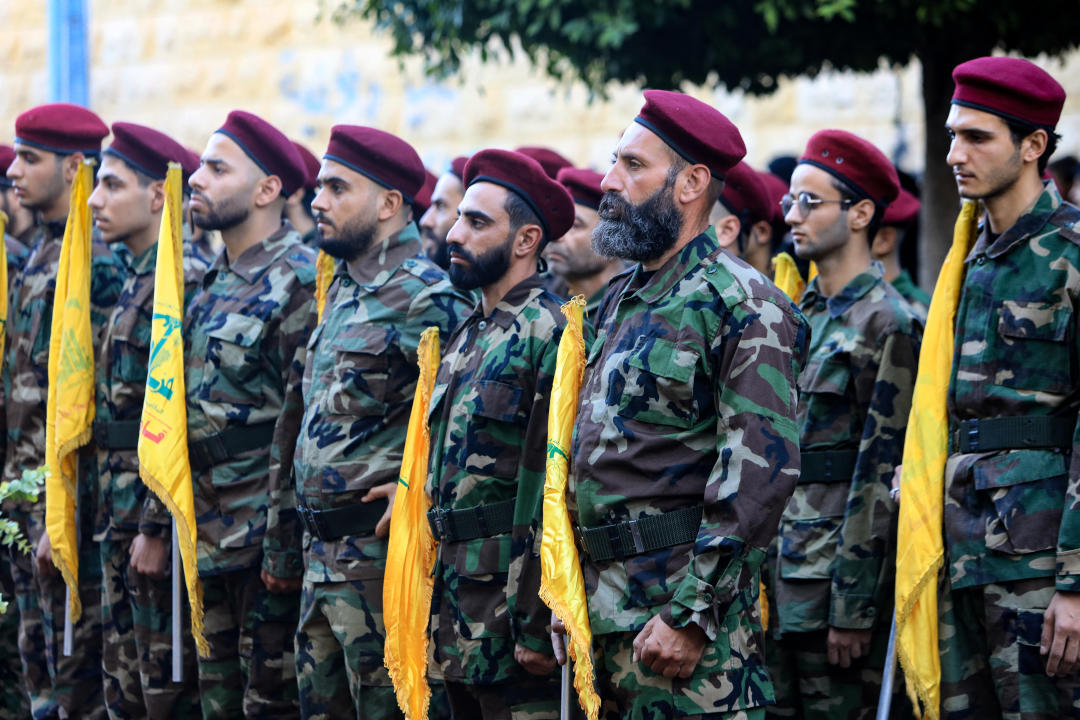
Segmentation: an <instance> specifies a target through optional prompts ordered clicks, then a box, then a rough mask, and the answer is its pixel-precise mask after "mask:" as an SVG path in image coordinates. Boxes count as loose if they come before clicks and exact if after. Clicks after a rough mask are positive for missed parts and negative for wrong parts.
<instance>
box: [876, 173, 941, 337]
mask: <svg viewBox="0 0 1080 720" xmlns="http://www.w3.org/2000/svg"><path fill="white" fill-rule="evenodd" d="M919 206H920V204H919V199H918V198H917V197H915V196H914V195H912V194H911V193H909V192H908V191H907V190H905V189H904V188H900V194H899V195H898V196H897V198H896V200H894V201H893V202H891V203H889V207H888V209H887V210H886V211H885V217H884V218H882V220H881V227H880V228H879V229H878V231H877V234H876V235H874V240H873V242H872V243H871V245H870V254H871V255H872V256H873V258H874V259H875V260H877V261H878V262H880V263H881V264H882V266H884V268H885V280H886V282H888V283H890V284H891V285H892V286H893V287H894V288H896V289H897V291H898V292H899V293H900V294H901V295H902V296H903V298H904V299H905V300H907V302H908V305H910V306H911V309H912V310H914V311H915V315H916V316H917V317H918V318H919V320H921V321H922V323H923V324H924V325H925V324H926V312H927V310H929V309H930V296H929V295H927V294H926V293H925V292H924V291H923V290H922V289H921V288H920V287H919V286H918V285H916V284H915V281H914V280H912V279H911V273H909V272H908V271H907V270H906V269H904V268H903V267H901V266H900V246H901V244H902V243H903V242H904V240H905V237H904V236H905V235H906V234H907V231H908V229H909V228H912V227H914V226H915V224H916V223H917V222H918V220H919Z"/></svg>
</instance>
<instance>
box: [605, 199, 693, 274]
mask: <svg viewBox="0 0 1080 720" xmlns="http://www.w3.org/2000/svg"><path fill="white" fill-rule="evenodd" d="M673 187H674V182H673V178H669V179H668V182H666V183H665V184H664V187H662V188H660V189H659V190H657V191H656V192H654V193H653V194H652V195H650V196H649V197H648V199H646V200H645V201H644V202H642V203H640V204H638V205H634V204H632V203H630V202H627V201H626V200H623V199H622V198H621V197H620V196H619V195H618V194H617V193H615V192H613V191H610V190H609V191H608V192H606V193H604V197H603V198H601V200H600V208H599V211H598V212H599V214H600V222H599V223H597V225H596V228H595V229H594V230H593V234H592V247H593V250H594V251H596V254H597V255H601V256H603V257H617V258H622V259H623V260H630V261H632V262H649V261H650V260H656V259H657V258H659V257H661V256H662V255H663V254H664V253H666V252H667V251H668V250H670V249H671V248H672V246H673V245H675V241H676V240H678V239H679V234H680V233H681V232H682V226H683V218H682V215H681V214H680V213H679V210H678V208H676V207H675V194H674V192H673V191H672V188H673Z"/></svg>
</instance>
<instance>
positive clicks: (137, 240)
mask: <svg viewBox="0 0 1080 720" xmlns="http://www.w3.org/2000/svg"><path fill="white" fill-rule="evenodd" d="M160 229H161V213H158V214H157V215H155V216H154V218H153V220H152V221H151V222H150V224H149V225H147V226H146V227H145V228H143V229H142V230H140V231H139V232H137V233H132V234H131V235H128V236H127V237H126V238H125V239H124V245H127V249H128V250H130V251H131V254H132V255H133V256H134V257H140V256H141V255H142V254H143V253H144V252H146V250H147V248H149V247H150V246H151V245H153V244H154V243H156V242H157V239H158V231H159V230H160Z"/></svg>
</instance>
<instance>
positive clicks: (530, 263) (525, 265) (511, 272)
mask: <svg viewBox="0 0 1080 720" xmlns="http://www.w3.org/2000/svg"><path fill="white" fill-rule="evenodd" d="M534 274H536V258H535V257H532V256H530V257H529V259H528V260H524V259H522V260H520V261H519V262H516V263H513V264H511V265H510V268H509V269H508V270H507V271H506V273H505V274H504V275H503V276H502V277H501V278H499V279H498V280H497V281H495V282H494V283H492V284H491V285H488V286H487V287H483V288H480V295H481V298H480V302H481V305H482V307H483V308H484V316H485V317H487V316H488V315H491V312H492V310H494V309H495V306H496V305H498V304H499V302H500V301H501V300H502V299H503V298H504V297H506V293H508V292H510V290H511V289H512V288H513V287H515V286H516V285H517V284H518V283H520V282H522V281H523V280H525V279H527V278H529V277H532V276H533V275H534Z"/></svg>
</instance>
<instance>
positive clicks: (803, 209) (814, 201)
mask: <svg viewBox="0 0 1080 720" xmlns="http://www.w3.org/2000/svg"><path fill="white" fill-rule="evenodd" d="M796 203H798V206H799V217H801V218H805V217H806V216H807V215H809V214H810V213H811V211H813V209H814V208H816V207H817V206H818V205H821V204H822V203H840V207H841V208H842V209H844V210H847V209H848V208H849V207H851V203H852V200H851V198H840V199H839V200H824V199H822V198H819V197H814V196H813V195H811V194H810V193H808V192H801V193H799V194H798V195H792V194H791V193H787V194H785V195H784V197H782V198H780V209H781V210H783V211H784V217H787V215H788V213H789V212H791V208H792V207H794V206H795V204H796Z"/></svg>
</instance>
